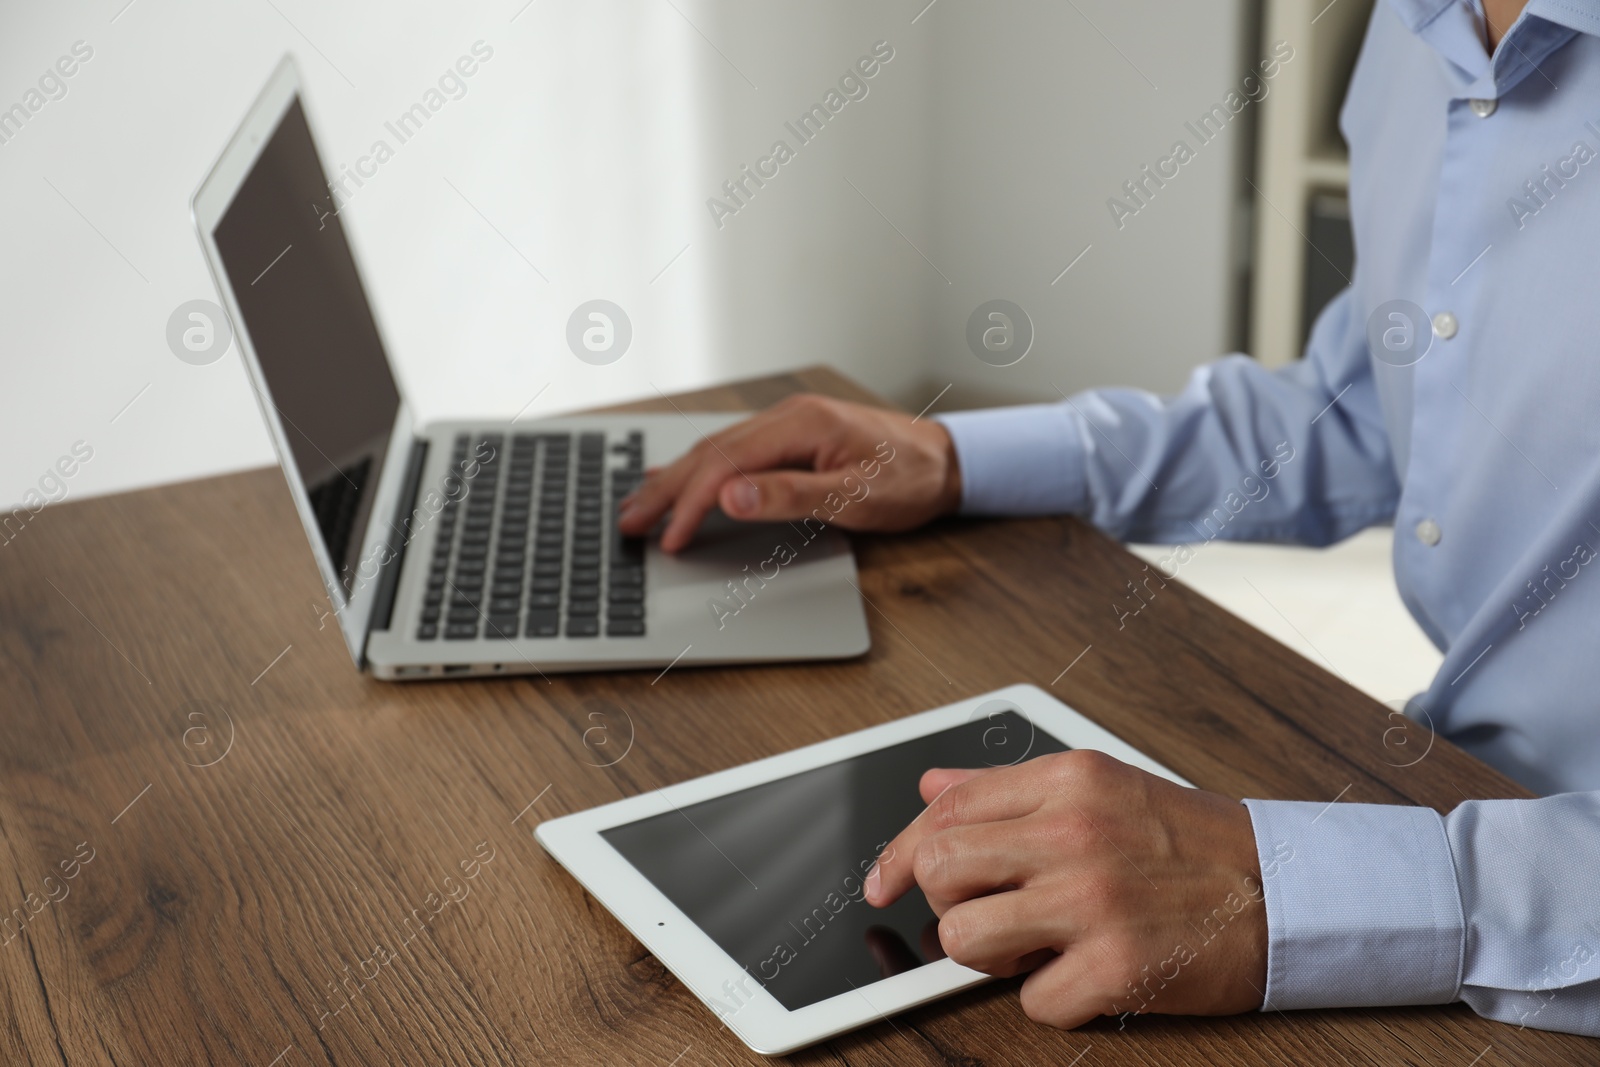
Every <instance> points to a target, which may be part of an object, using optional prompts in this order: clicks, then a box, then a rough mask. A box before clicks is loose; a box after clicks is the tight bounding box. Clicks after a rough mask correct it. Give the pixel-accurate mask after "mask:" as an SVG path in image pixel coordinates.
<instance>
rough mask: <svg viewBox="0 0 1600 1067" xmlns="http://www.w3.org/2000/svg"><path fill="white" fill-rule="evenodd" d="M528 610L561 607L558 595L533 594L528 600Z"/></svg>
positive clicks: (559, 595)
mask: <svg viewBox="0 0 1600 1067" xmlns="http://www.w3.org/2000/svg"><path fill="white" fill-rule="evenodd" d="M528 606H529V607H530V608H555V607H560V606H561V594H559V593H534V594H533V595H532V596H530V597H529V598H528Z"/></svg>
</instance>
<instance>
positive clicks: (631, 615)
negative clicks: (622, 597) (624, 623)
mask: <svg viewBox="0 0 1600 1067" xmlns="http://www.w3.org/2000/svg"><path fill="white" fill-rule="evenodd" d="M606 618H608V619H642V618H644V605H643V604H607V605H606Z"/></svg>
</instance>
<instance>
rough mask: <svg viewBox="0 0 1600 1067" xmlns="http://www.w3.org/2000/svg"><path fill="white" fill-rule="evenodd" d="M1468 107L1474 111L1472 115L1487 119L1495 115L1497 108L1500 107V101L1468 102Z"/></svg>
mask: <svg viewBox="0 0 1600 1067" xmlns="http://www.w3.org/2000/svg"><path fill="white" fill-rule="evenodd" d="M1467 106H1468V107H1470V108H1471V109H1472V113H1473V114H1474V115H1476V116H1478V117H1479V118H1480V119H1486V118H1488V117H1489V116H1490V115H1493V114H1494V110H1495V108H1497V107H1499V106H1500V101H1498V100H1468V101H1467Z"/></svg>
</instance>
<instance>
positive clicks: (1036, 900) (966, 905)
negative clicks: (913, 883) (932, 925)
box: [939, 887, 1072, 977]
mask: <svg viewBox="0 0 1600 1067" xmlns="http://www.w3.org/2000/svg"><path fill="white" fill-rule="evenodd" d="M1064 928H1065V929H1069V930H1070V929H1072V924H1071V918H1070V916H1067V915H1063V914H1062V909H1061V901H1060V899H1059V898H1057V897H1054V896H1052V895H1050V894H1047V893H1045V892H1043V891H1041V890H1038V889H1028V888H1027V887H1023V888H1021V889H1014V890H1010V891H1008V892H1005V893H995V894H993V895H991V896H983V897H975V898H973V899H971V900H965V901H962V902H961V903H959V904H956V905H954V906H953V907H951V908H950V909H948V910H947V911H946V912H945V913H944V915H943V916H942V917H941V918H940V919H939V943H940V944H941V945H943V946H944V951H945V954H946V955H947V956H949V957H950V958H951V959H953V960H955V961H956V962H957V963H959V964H961V965H962V966H963V967H971V968H972V969H973V970H975V971H983V972H984V973H986V974H994V975H1000V976H1003V977H1007V976H1010V975H1013V974H1017V973H1018V972H1019V971H1020V970H1021V969H1023V965H1024V964H1025V963H1027V964H1033V965H1037V964H1038V963H1039V962H1041V960H1042V959H1044V958H1048V957H1049V956H1053V955H1055V954H1056V953H1058V952H1061V951H1062V950H1064V949H1065V948H1066V947H1067V946H1066V944H1065V939H1064V937H1063V934H1062V930H1063V929H1064ZM1041 953H1043V954H1046V955H1044V956H1041V955H1040V954H1041Z"/></svg>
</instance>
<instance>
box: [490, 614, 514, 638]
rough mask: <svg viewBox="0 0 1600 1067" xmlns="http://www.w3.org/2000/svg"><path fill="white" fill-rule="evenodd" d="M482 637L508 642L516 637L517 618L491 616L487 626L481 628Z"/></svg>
mask: <svg viewBox="0 0 1600 1067" xmlns="http://www.w3.org/2000/svg"><path fill="white" fill-rule="evenodd" d="M483 636H485V637H492V638H494V639H495V640H498V641H509V640H511V639H512V638H514V637H516V636H517V617H516V616H515V615H491V616H489V625H487V626H485V627H484V628H483Z"/></svg>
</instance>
